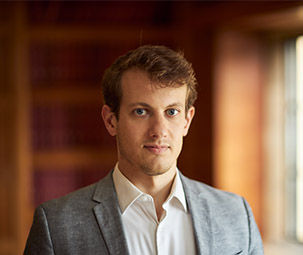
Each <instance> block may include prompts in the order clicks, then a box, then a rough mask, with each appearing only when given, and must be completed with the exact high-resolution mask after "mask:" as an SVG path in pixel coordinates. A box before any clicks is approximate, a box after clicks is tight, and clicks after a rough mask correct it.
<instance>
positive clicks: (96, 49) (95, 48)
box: [30, 43, 115, 86]
mask: <svg viewBox="0 0 303 255" xmlns="http://www.w3.org/2000/svg"><path fill="white" fill-rule="evenodd" d="M114 57H115V55H114V56H113V50H112V49H111V48H110V47H104V46H103V47H102V46H100V45H96V44H75V43H65V44H64V43H63V44H61V43H60V44H55V43H52V44H48V43H44V44H42V43H39V44H38V43H37V44H34V45H32V46H31V48H30V66H31V69H30V72H31V73H30V79H31V83H32V84H33V86H40V85H41V83H42V84H43V85H45V86H56V82H66V83H69V84H72V82H75V83H74V84H73V85H77V84H81V82H82V83H83V84H85V85H89V84H100V81H101V77H102V73H103V71H104V70H105V69H106V68H107V67H108V66H109V65H110V64H111V61H112V59H114Z"/></svg>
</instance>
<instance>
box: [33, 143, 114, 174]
mask: <svg viewBox="0 0 303 255" xmlns="http://www.w3.org/2000/svg"><path fill="white" fill-rule="evenodd" d="M115 161H116V152H115V151H114V150H107V149H95V150H93V149H87V148H82V149H70V150H44V151H40V152H35V153H34V155H33V162H34V167H35V168H36V169H37V171H43V169H49V168H52V167H53V168H54V169H56V168H57V169H59V168H61V167H62V168H64V167H71V166H79V165H80V166H83V165H99V164H105V165H112V166H113V164H114V163H115ZM66 169H69V168H66Z"/></svg>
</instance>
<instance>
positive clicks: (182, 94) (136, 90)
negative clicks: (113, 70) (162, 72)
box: [121, 69, 187, 104]
mask: <svg viewBox="0 0 303 255" xmlns="http://www.w3.org/2000/svg"><path fill="white" fill-rule="evenodd" d="M121 89H122V100H121V103H126V102H130V103H134V102H136V101H142V102H146V103H148V102H151V103H157V104H159V103H171V102H170V101H178V103H182V104H185V99H186V94H187V87H186V86H185V85H181V86H173V85H172V86H164V85H163V84H161V83H159V82H156V81H152V80H151V79H150V78H149V75H148V74H147V73H146V72H145V71H142V70H139V69H130V70H128V71H126V72H125V73H124V74H123V75H122V77H121ZM163 100H164V102H163Z"/></svg>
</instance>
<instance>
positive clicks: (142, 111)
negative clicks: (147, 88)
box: [134, 108, 147, 116]
mask: <svg viewBox="0 0 303 255" xmlns="http://www.w3.org/2000/svg"><path fill="white" fill-rule="evenodd" d="M134 112H135V114H136V115H138V116H144V115H146V113H147V111H146V110H145V109H142V108H138V109H135V110H134Z"/></svg>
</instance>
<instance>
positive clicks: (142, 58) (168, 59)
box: [101, 45, 197, 118]
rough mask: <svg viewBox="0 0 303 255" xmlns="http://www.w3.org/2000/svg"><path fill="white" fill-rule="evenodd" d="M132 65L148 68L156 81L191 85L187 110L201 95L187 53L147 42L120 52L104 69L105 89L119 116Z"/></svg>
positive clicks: (103, 89) (105, 100) (108, 100)
mask: <svg viewBox="0 0 303 255" xmlns="http://www.w3.org/2000/svg"><path fill="white" fill-rule="evenodd" d="M131 68H139V69H140V70H142V71H145V72H147V74H148V75H149V78H150V79H151V80H152V81H155V82H159V83H160V84H161V86H163V87H167V86H170V87H179V86H183V85H186V86H187V98H186V112H187V111H188V109H189V108H190V107H191V106H192V105H193V104H194V102H195V100H196V98H197V91H196V84H197V81H196V78H195V73H194V70H193V68H192V66H191V64H190V63H189V62H188V61H187V60H186V59H185V58H184V56H183V53H181V52H175V51H173V50H172V49H169V48H167V47H165V46H152V45H145V46H141V47H139V48H137V49H135V50H131V51H129V52H127V53H126V54H125V55H123V56H120V57H119V58H118V59H117V60H116V61H115V62H114V63H113V64H112V65H111V66H110V67H109V68H108V69H107V70H106V71H105V73H104V75H103V79H102V84H101V86H102V93H103V98H104V103H105V104H107V105H108V106H109V107H110V108H111V110H112V112H114V113H115V115H116V117H117V118H118V117H119V110H120V102H121V98H122V89H121V77H122V75H123V73H124V72H125V71H127V70H129V69H131Z"/></svg>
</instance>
